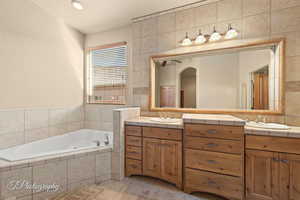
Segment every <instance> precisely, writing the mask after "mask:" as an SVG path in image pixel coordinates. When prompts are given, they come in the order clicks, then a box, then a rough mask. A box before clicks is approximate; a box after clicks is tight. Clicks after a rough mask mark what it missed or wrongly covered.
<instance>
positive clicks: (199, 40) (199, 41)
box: [195, 30, 206, 44]
mask: <svg viewBox="0 0 300 200" xmlns="http://www.w3.org/2000/svg"><path fill="white" fill-rule="evenodd" d="M205 42H206V37H205V36H204V35H203V34H202V32H201V30H199V35H198V36H197V38H196V40H195V44H203V43H205Z"/></svg>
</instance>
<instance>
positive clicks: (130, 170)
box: [126, 159, 142, 176]
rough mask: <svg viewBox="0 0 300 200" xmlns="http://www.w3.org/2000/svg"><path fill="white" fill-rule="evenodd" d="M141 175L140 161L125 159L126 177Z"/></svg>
mask: <svg viewBox="0 0 300 200" xmlns="http://www.w3.org/2000/svg"><path fill="white" fill-rule="evenodd" d="M133 174H135V175H141V174H142V161H140V160H131V159H126V176H130V175H133Z"/></svg>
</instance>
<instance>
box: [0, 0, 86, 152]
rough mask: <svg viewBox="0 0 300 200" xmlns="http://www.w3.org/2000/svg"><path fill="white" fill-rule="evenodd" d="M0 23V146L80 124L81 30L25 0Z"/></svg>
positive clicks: (15, 2)
mask: <svg viewBox="0 0 300 200" xmlns="http://www.w3.org/2000/svg"><path fill="white" fill-rule="evenodd" d="M0 24H1V26H0V44H1V45H0V66H1V67H0V91H1V98H0V149H2V148H7V147H11V146H15V145H19V144H23V143H28V142H32V141H35V140H39V139H44V138H47V137H50V136H55V135H60V134H63V133H66V132H68V131H74V130H77V129H80V128H82V127H83V110H82V103H83V43H84V36H83V35H82V34H81V33H79V32H77V31H75V30H74V29H72V28H70V27H68V26H66V25H65V24H64V22H62V21H61V20H59V19H57V18H55V17H53V16H51V15H49V14H48V13H46V12H45V11H44V10H42V9H41V8H39V7H38V6H37V5H35V4H34V3H32V2H31V1H19V0H1V1H0Z"/></svg>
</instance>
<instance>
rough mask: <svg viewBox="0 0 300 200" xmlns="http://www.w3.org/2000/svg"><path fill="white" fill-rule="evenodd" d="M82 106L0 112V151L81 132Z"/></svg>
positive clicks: (82, 124)
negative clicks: (68, 133) (73, 132)
mask: <svg viewBox="0 0 300 200" xmlns="http://www.w3.org/2000/svg"><path fill="white" fill-rule="evenodd" d="M83 111H84V110H83V107H82V106H75V107H71V108H41V109H10V110H0V149H5V148H8V147H12V146H16V145H20V144H24V143H29V142H33V141H36V140H40V139H44V138H47V137H51V136H56V135H61V134H64V133H66V132H70V131H75V130H78V129H81V128H83V126H84V123H83V120H84V112H83Z"/></svg>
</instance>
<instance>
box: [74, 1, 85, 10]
mask: <svg viewBox="0 0 300 200" xmlns="http://www.w3.org/2000/svg"><path fill="white" fill-rule="evenodd" d="M72 5H73V7H74V8H76V9H77V10H83V6H82V4H81V2H80V0H72Z"/></svg>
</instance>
